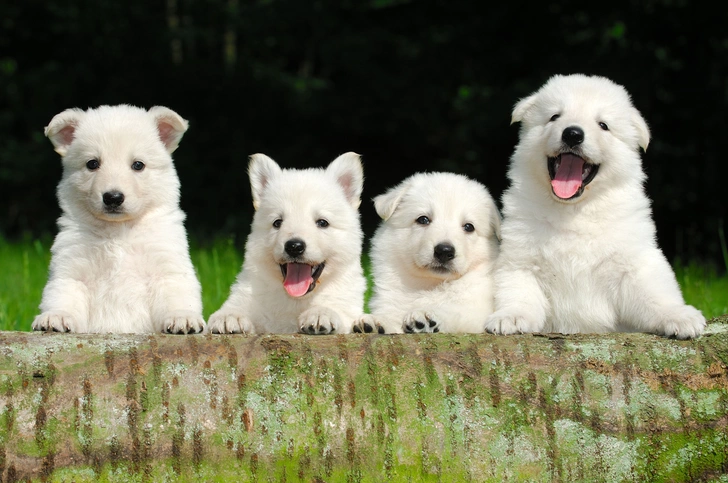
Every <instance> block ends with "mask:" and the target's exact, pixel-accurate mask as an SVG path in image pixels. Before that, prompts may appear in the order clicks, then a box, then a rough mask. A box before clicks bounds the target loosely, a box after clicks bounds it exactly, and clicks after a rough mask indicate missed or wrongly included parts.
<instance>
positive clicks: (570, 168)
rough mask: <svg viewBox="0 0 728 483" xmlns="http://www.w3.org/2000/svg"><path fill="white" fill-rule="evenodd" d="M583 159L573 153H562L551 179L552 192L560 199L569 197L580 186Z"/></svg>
mask: <svg viewBox="0 0 728 483" xmlns="http://www.w3.org/2000/svg"><path fill="white" fill-rule="evenodd" d="M583 167H584V160H583V159H581V158H580V157H579V156H574V155H573V154H566V153H564V154H562V155H561V164H560V165H559V169H558V171H556V176H554V179H552V180H551V187H552V188H553V190H554V194H556V196H558V197H559V198H561V199H568V198H571V197H572V196H574V195H575V194H576V192H577V191H579V188H580V187H581V170H582V168H583Z"/></svg>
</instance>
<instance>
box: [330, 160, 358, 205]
mask: <svg viewBox="0 0 728 483" xmlns="http://www.w3.org/2000/svg"><path fill="white" fill-rule="evenodd" d="M326 172H327V173H330V174H331V175H332V176H333V177H334V178H336V182H337V183H339V185H340V186H341V187H342V188H343V189H344V194H346V199H347V200H349V203H350V204H351V206H353V207H354V208H355V209H358V208H359V205H360V204H361V191H362V189H363V187H364V168H363V167H362V164H361V156H359V155H358V154H356V153H352V152H348V153H344V154H342V155H341V156H339V157H338V158H336V159H334V160H333V161H331V164H329V166H328V167H327V168H326Z"/></svg>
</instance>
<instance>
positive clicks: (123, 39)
mask: <svg viewBox="0 0 728 483" xmlns="http://www.w3.org/2000/svg"><path fill="white" fill-rule="evenodd" d="M708 5H710V4H708V3H705V4H704V3H695V2H688V1H674V0H652V1H639V0H634V1H631V2H628V1H620V0H617V2H616V3H615V2H583V1H581V2H576V1H573V0H568V1H562V2H551V3H549V2H538V3H537V2H521V1H512V2H506V3H497V4H494V3H492V2H473V1H470V0H448V1H425V2H415V1H406V0H404V1H403V0H368V1H364V0H361V1H354V0H349V1H332V0H320V1H316V2H302V1H295V0H280V1H276V0H260V1H244V0H207V1H204V2H200V1H197V2H195V1H192V0H166V2H160V1H151V2H150V1H146V0H128V1H125V2H117V1H109V0H94V1H90V0H76V1H68V2H66V1H63V2H60V1H56V0H43V1H40V0H25V1H23V2H12V1H9V2H2V3H0V22H1V23H0V193H1V195H0V200H1V201H0V233H5V234H6V236H16V235H19V234H22V233H28V232H30V233H31V234H41V233H48V232H50V233H53V232H55V225H54V223H55V219H56V217H57V216H58V214H59V210H58V205H57V202H56V200H55V191H54V188H55V185H56V184H57V182H58V180H59V178H60V173H61V168H60V162H59V158H58V156H57V155H56V154H55V153H54V152H53V149H52V147H51V144H50V142H49V141H48V140H47V139H46V138H45V137H44V136H43V127H44V126H45V125H46V124H47V123H48V122H49V121H50V119H51V118H52V117H53V116H54V115H55V114H56V113H58V112H60V111H62V110H64V109H66V108H69V107H81V108H87V107H95V106H97V105H100V104H117V103H130V104H135V105H139V106H142V107H151V106H152V105H166V106H168V107H170V108H172V109H174V110H176V111H177V112H178V113H180V114H181V115H182V116H183V117H185V118H186V119H188V120H189V121H190V129H189V131H188V132H187V134H186V135H185V137H184V139H183V141H182V144H181V146H180V148H179V150H178V151H176V152H175V155H174V157H175V161H176V164H177V167H178V172H179V175H180V178H181V181H182V205H183V209H184V210H185V211H186V212H187V214H188V221H187V226H188V229H189V230H190V233H191V235H192V236H193V237H195V238H197V239H201V240H204V239H206V238H213V237H216V236H219V235H229V234H234V235H236V236H237V238H238V240H240V243H241V245H242V240H244V238H245V236H246V235H247V233H248V228H249V223H250V218H251V214H252V213H251V212H252V204H251V198H250V189H249V186H248V178H247V175H246V166H247V157H248V155H250V154H252V153H255V152H264V153H266V154H268V155H270V156H271V157H273V158H274V159H276V160H277V161H278V162H279V163H281V164H282V165H283V166H289V167H304V166H313V165H325V164H327V163H328V162H329V161H331V160H332V159H333V158H334V157H336V156H337V155H338V154H340V153H342V152H345V151H356V152H358V153H360V154H362V155H363V159H364V163H365V175H366V182H365V191H364V201H363V203H362V217H363V221H364V225H365V232H366V233H367V234H368V235H369V234H371V233H372V232H373V230H374V227H375V226H376V223H377V217H376V213H375V212H374V209H373V205H372V203H371V201H370V200H371V198H372V197H373V196H375V195H376V194H378V193H380V192H382V191H383V190H384V189H386V188H387V187H389V186H391V185H393V184H395V183H397V182H398V181H400V180H401V179H402V178H404V177H405V176H407V175H409V174H411V173H412V172H414V171H415V170H451V171H456V172H462V173H466V174H468V175H471V176H473V177H475V178H477V179H479V180H480V181H482V182H484V183H485V184H486V185H487V186H488V187H489V188H490V190H491V192H492V194H493V195H494V196H495V197H497V198H498V197H500V195H501V193H502V192H503V190H504V189H505V187H506V186H507V182H506V178H505V172H506V167H507V164H508V159H509V156H510V153H511V151H512V149H513V146H514V145H515V143H516V140H517V130H518V128H517V126H510V125H509V122H510V114H511V108H512V106H513V105H514V103H515V102H516V101H517V100H518V99H519V98H520V97H523V96H525V95H527V94H529V93H530V92H532V91H533V90H535V89H536V88H538V87H539V86H540V85H541V84H542V83H543V82H544V81H545V80H546V79H547V78H548V77H549V76H551V75H552V74H556V73H563V74H568V73H575V72H583V73H588V74H601V75H605V76H608V77H610V78H612V79H613V80H615V81H616V82H618V83H621V84H623V85H624V86H625V87H626V88H627V90H628V91H629V92H630V93H631V94H632V97H633V99H634V102H635V104H636V106H637V108H638V109H639V110H640V111H641V112H642V114H643V115H644V117H645V118H646V119H647V121H648V123H649V124H650V127H651V129H652V135H653V140H652V143H651V145H650V147H649V149H648V151H647V153H646V154H645V155H644V165H645V170H646V171H647V173H648V176H649V182H648V184H647V190H648V193H649V195H650V197H651V198H652V199H653V201H654V203H653V207H654V212H655V219H656V221H657V226H658V236H659V241H660V244H661V245H662V246H663V247H664V249H665V251H666V253H667V254H668V256H669V257H670V258H673V259H674V258H675V257H682V258H690V259H696V258H697V259H709V260H713V261H716V262H720V261H722V257H721V251H720V245H719V236H718V232H719V229H718V227H719V223H720V222H721V220H722V219H723V218H724V217H725V213H724V210H725V201H724V200H725V199H726V195H725V192H723V191H722V190H723V184H724V180H723V178H722V175H723V169H724V168H720V166H721V165H723V163H724V159H723V158H724V157H725V155H724V154H723V153H726V152H728V137H727V136H726V135H725V133H726V131H727V130H728V120H727V118H726V116H725V110H726V106H727V104H728V62H726V59H728V10H727V9H725V8H724V7H722V6H720V5H719V4H715V5H714V6H711V7H708Z"/></svg>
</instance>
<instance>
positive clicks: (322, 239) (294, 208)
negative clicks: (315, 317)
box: [248, 153, 364, 297]
mask: <svg viewBox="0 0 728 483" xmlns="http://www.w3.org/2000/svg"><path fill="white" fill-rule="evenodd" d="M248 174H249V176H250V186H251V191H252V194H253V206H254V208H255V210H256V212H255V215H254V217H253V229H252V232H251V238H250V243H251V245H250V246H251V249H252V250H251V252H252V253H255V255H253V256H260V257H263V261H262V263H263V265H264V266H267V269H268V270H269V271H271V272H277V274H276V276H280V278H281V280H282V283H283V287H284V288H285V290H286V292H287V293H288V294H289V295H290V296H291V297H301V296H304V295H306V294H308V293H310V292H311V291H313V290H314V289H315V287H316V286H317V284H318V283H319V282H321V283H324V282H325V281H326V279H327V278H331V277H334V276H335V274H336V273H337V271H338V270H340V269H341V267H342V266H344V265H346V264H350V263H360V261H359V260H360V257H361V243H362V231H361V225H360V222H359V212H358V207H359V204H360V202H361V192H362V187H363V182H364V174H363V169H362V164H361V160H360V157H359V155H358V154H356V153H346V154H342V155H341V156H339V157H338V158H336V159H335V160H334V161H332V162H331V164H329V166H328V167H327V168H326V169H322V168H309V169H301V170H298V169H281V168H280V166H279V165H278V164H277V163H276V162H275V161H273V160H272V159H271V158H269V157H268V156H266V155H264V154H254V155H253V156H251V158H250V163H249V166H248Z"/></svg>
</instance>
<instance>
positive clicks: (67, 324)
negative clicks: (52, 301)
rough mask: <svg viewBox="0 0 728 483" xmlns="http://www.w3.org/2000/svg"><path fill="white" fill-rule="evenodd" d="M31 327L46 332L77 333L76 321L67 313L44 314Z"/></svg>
mask: <svg viewBox="0 0 728 483" xmlns="http://www.w3.org/2000/svg"><path fill="white" fill-rule="evenodd" d="M31 327H32V329H33V330H38V331H44V332H75V331H76V328H75V327H76V320H75V319H74V318H73V316H72V315H71V314H68V313H66V312H43V313H42V314H40V315H39V316H37V317H36V318H35V320H34V321H33V324H32V326H31Z"/></svg>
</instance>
